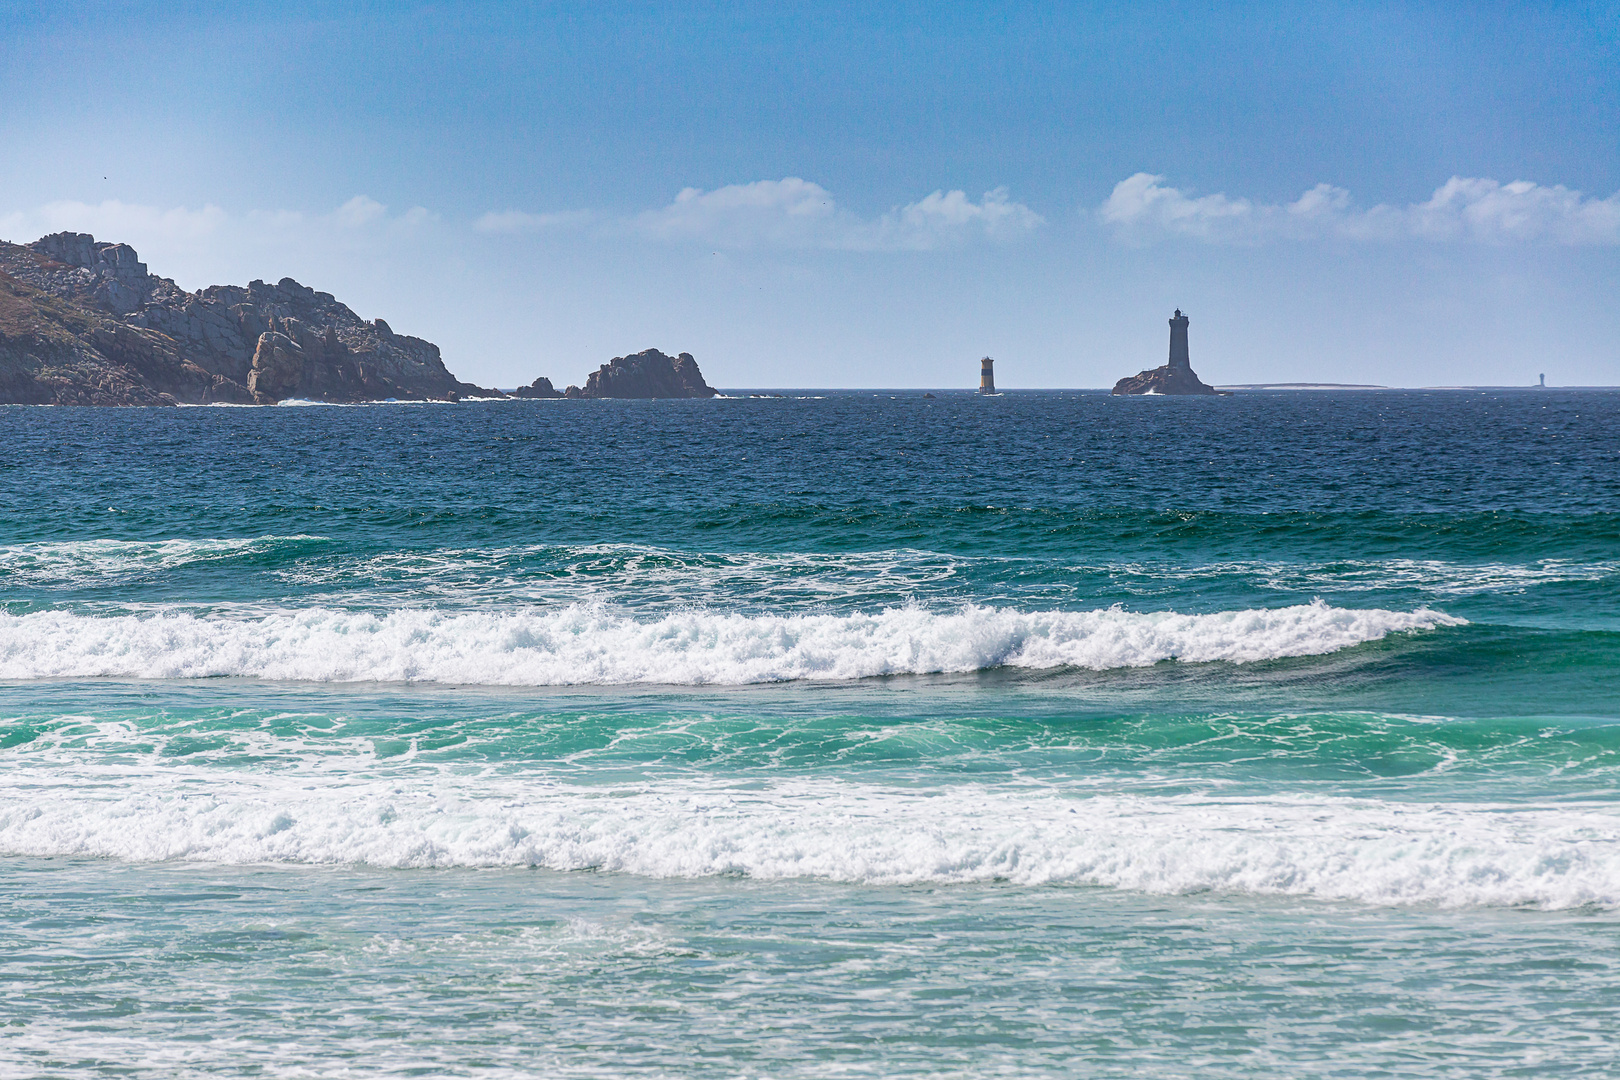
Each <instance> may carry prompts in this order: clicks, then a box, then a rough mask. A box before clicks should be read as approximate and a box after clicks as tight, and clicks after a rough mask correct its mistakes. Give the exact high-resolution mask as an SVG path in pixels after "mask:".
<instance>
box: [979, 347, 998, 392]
mask: <svg viewBox="0 0 1620 1080" xmlns="http://www.w3.org/2000/svg"><path fill="white" fill-rule="evenodd" d="M995 392H996V362H995V361H994V360H992V359H990V358H989V357H988V356H987V357H985V358H984V359H983V360H980V361H979V393H981V394H994V393H995Z"/></svg>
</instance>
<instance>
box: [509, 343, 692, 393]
mask: <svg viewBox="0 0 1620 1080" xmlns="http://www.w3.org/2000/svg"><path fill="white" fill-rule="evenodd" d="M541 382H545V383H546V387H547V388H548V389H549V388H550V386H551V384H550V383H549V382H546V380H543V379H537V380H536V385H537V386H538V384H539V383H541ZM719 392H720V391H718V390H716V389H715V388H714V387H712V386H710V385H709V384H708V383H706V382H704V381H703V372H701V371H699V370H698V365H697V361H696V360H694V359H692V354H691V353H681V354H680V355H679V356H668V355H666V354H664V353H661V352H659V351H658V350H657V349H646V350H644V351H642V352H638V353H632V354H631V355H629V356H615V357H614V358H613V359H612V360H610V361H608V362H607V363H605V364H603V365H602V366H601V367H599V368H597V369H596V370H595V371H593V372H591V374H590V377H589V378H587V379H586V380H585V388H584V389H583V390H581V389H580V388H579V387H577V386H570V387H569V388H568V389H567V390H566V391H564V396H565V397H571V398H711V397H714V396H715V395H716V394H718V393H719ZM527 396H535V397H538V396H541V395H539V394H532V395H527Z"/></svg>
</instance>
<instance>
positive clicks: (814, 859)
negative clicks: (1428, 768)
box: [0, 768, 1620, 909]
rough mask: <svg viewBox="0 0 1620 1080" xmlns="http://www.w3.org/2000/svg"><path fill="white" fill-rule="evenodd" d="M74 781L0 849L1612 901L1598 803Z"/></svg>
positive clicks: (785, 785) (749, 786)
mask: <svg viewBox="0 0 1620 1080" xmlns="http://www.w3.org/2000/svg"><path fill="white" fill-rule="evenodd" d="M193 772H194V773H195V775H192V773H193ZM35 773H37V775H35ZM175 774H184V775H178V776H177V775H175ZM92 775H93V779H94V782H93V783H90V784H88V785H79V786H76V787H75V786H72V777H71V776H67V775H64V774H63V773H62V772H61V771H59V770H51V771H46V770H14V771H13V774H12V775H11V776H10V778H9V779H8V783H7V786H6V790H3V791H0V852H3V853H4V854H7V855H25V856H48V857H62V856H81V857H82V856H92V857H102V858H114V859H120V860H128V861H136V862H151V861H168V860H187V861H197V862H212V863H263V862H286V863H306V864H361V865H369V866H377V867H390V868H402V869H404V868H437V867H485V866H527V867H541V868H547V869H551V870H559V871H578V870H597V871H609V872H617V873H627V874H635V875H642V876H649V877H663V878H701V877H711V876H720V875H740V876H747V877H750V878H756V879H764V880H780V879H793V878H814V879H823V880H831V881H840V882H850V883H857V884H880V885H905V884H919V883H937V884H947V885H948V884H967V883H974V882H994V881H1002V882H1010V883H1012V884H1015V885H1020V886H1051V885H1086V886H1104V887H1111V888H1119V889H1129V890H1134V891H1142V892H1149V893H1171V894H1176V893H1193V892H1203V891H1218V892H1228V893H1247V894H1251V895H1289V896H1305V897H1312V898H1317V899H1325V900H1351V901H1359V902H1363V903H1369V904H1379V905H1403V904H1435V905H1444V906H1470V905H1481V906H1531V907H1540V908H1547V909H1559V908H1571V907H1581V906H1595V907H1601V908H1615V907H1617V906H1620V813H1617V811H1616V808H1615V807H1614V806H1613V805H1610V804H1595V803H1588V804H1529V803H1522V802H1515V803H1513V804H1511V805H1509V804H1477V803H1476V804H1459V803H1451V804H1448V803H1432V802H1426V803H1400V802H1388V801H1382V800H1377V799H1356V798H1347V797H1319V796H1307V795H1293V796H1267V797H1252V798H1212V797H1209V796H1207V795H1179V796H1167V797H1145V796H1139V795H1129V794H1126V795H1095V796H1090V797H1083V798H1077V797H1073V796H1071V795H1065V794H1063V793H1062V792H1059V791H1055V790H1051V789H1041V788H1036V787H1033V786H1025V787H1008V786H1002V787H995V786H987V785H981V784H962V785H957V786H952V787H945V788H933V789H919V788H910V787H908V788H898V787H886V786H879V785H873V784H857V783H850V782H843V781H836V780H801V781H790V782H777V783H772V784H763V785H762V784H760V783H758V782H746V783H745V782H737V783H733V784H731V785H724V784H719V783H715V782H704V781H685V782H682V781H672V782H663V783H658V784H644V785H638V786H637V787H635V788H633V789H631V790H623V789H618V788H606V787H602V788H593V787H586V786H571V785H564V784H558V783H555V782H541V781H537V780H535V779H533V778H531V779H528V780H524V779H523V778H520V777H513V776H500V775H485V776H481V777H480V778H479V780H478V782H477V783H476V784H469V783H468V782H467V780H466V778H464V777H455V776H451V775H448V774H436V775H435V776H434V778H433V779H431V780H428V781H427V782H424V781H423V778H422V774H421V772H420V771H418V772H416V773H414V774H408V773H405V772H399V771H396V773H395V774H394V775H383V776H377V775H373V776H372V777H370V778H368V779H364V780H357V779H350V780H348V781H344V782H338V781H333V780H332V779H331V778H329V777H327V778H321V777H318V776H316V775H314V774H311V773H308V772H304V771H299V772H298V773H297V774H295V775H283V776H265V775H255V774H251V773H245V772H233V773H231V774H230V777H229V782H228V783H221V782H219V781H220V779H221V778H220V776H219V774H218V773H214V772H210V771H206V770H186V769H184V768H176V769H170V770H162V771H153V772H151V773H148V774H145V775H143V776H130V775H127V774H126V775H122V776H119V777H118V780H119V782H118V783H117V784H116V785H114V784H109V783H108V781H109V779H110V775H109V773H108V772H107V770H105V769H102V770H98V771H96V772H95V773H93V774H92ZM177 781H194V782H184V783H177ZM182 789H183V790H182ZM98 792H100V793H105V794H100V795H98V794H96V793H98ZM24 796H26V797H24Z"/></svg>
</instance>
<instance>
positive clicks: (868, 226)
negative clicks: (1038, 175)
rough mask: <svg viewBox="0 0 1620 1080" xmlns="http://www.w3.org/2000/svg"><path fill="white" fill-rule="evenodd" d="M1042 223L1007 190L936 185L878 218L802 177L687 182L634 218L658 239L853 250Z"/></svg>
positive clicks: (1022, 230) (1011, 232)
mask: <svg viewBox="0 0 1620 1080" xmlns="http://www.w3.org/2000/svg"><path fill="white" fill-rule="evenodd" d="M1042 223H1043V219H1042V218H1041V216H1040V215H1039V214H1037V213H1035V212H1034V211H1033V210H1031V209H1030V208H1029V207H1027V206H1024V205H1023V204H1021V203H1015V202H1011V201H1009V199H1008V196H1007V189H1006V188H997V189H996V190H994V191H989V192H986V193H985V194H984V196H983V198H981V199H980V200H979V201H978V202H974V201H973V200H972V199H969V198H968V197H967V195H966V193H964V192H962V191H950V192H946V191H936V192H934V193H933V194H932V195H928V196H925V197H924V198H922V199H919V200H918V201H916V202H914V203H908V204H907V205H905V206H902V207H898V208H897V209H895V210H892V211H890V212H889V213H887V214H884V215H882V216H881V217H877V218H870V219H869V218H862V217H860V216H859V215H857V214H854V213H851V212H850V211H848V210H844V209H842V208H840V207H839V206H838V205H837V203H836V202H835V201H834V199H833V197H832V194H831V193H830V192H829V191H827V189H826V188H824V187H822V186H821V185H820V184H815V183H811V182H810V181H808V180H801V179H800V178H798V177H796V176H790V177H786V178H785V179H782V180H756V181H755V182H753V183H751V184H732V185H730V186H727V187H722V188H716V189H714V190H713V191H702V190H700V189H698V188H686V189H685V190H683V191H682V192H681V193H680V194H678V195H676V196H675V201H674V202H672V203H670V204H669V205H668V206H665V207H662V208H660V209H658V210H649V211H647V212H646V213H643V214H639V215H637V216H636V217H634V218H632V219H631V220H630V221H629V222H628V223H627V226H628V228H629V229H631V230H632V231H634V232H638V233H640V234H642V235H644V236H649V237H652V238H654V239H658V240H668V241H681V240H688V241H701V242H703V243H706V244H714V245H717V246H720V247H797V248H833V249H840V250H846V251H894V250H913V251H926V250H932V249H935V248H942V247H950V246H955V245H958V244H962V243H965V242H968V241H970V240H974V239H995V240H1008V239H1014V238H1017V237H1019V236H1023V235H1026V234H1028V233H1029V232H1031V231H1032V230H1034V229H1035V228H1037V227H1038V226H1040V225H1041V224H1042Z"/></svg>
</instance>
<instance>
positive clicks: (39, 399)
mask: <svg viewBox="0 0 1620 1080" xmlns="http://www.w3.org/2000/svg"><path fill="white" fill-rule="evenodd" d="M485 396H487V397H501V396H504V395H502V394H501V393H500V392H499V391H496V390H488V389H485V388H483V387H478V386H474V385H472V384H470V383H464V382H462V381H460V380H459V379H457V378H456V377H455V376H454V375H452V374H451V373H450V371H449V370H448V369H447V368H446V367H445V366H444V361H443V359H441V358H440V356H439V347H438V346H437V345H435V344H433V343H432V342H431V341H424V340H422V339H421V338H417V337H410V336H408V335H404V334H396V333H394V332H393V330H392V329H390V328H389V326H388V324H387V323H386V322H384V321H383V320H381V319H372V320H366V319H362V318H360V317H359V316H358V315H356V314H355V313H354V312H353V311H351V310H349V308H348V307H346V306H345V305H343V304H341V303H339V302H338V301H337V300H336V299H335V298H334V297H333V296H332V294H331V293H324V292H316V291H315V290H314V289H311V288H308V287H306V286H304V285H300V284H299V283H298V282H296V281H294V280H293V279H292V278H282V279H281V280H280V281H278V282H277V283H276V284H274V285H268V284H266V283H265V282H263V281H254V282H251V283H250V284H248V285H247V286H245V287H244V286H238V285H212V286H209V287H208V288H206V289H202V290H199V291H198V292H187V291H185V290H184V289H182V288H180V287H179V286H177V285H176V284H175V283H174V282H173V281H171V280H169V279H168V278H164V277H158V276H156V275H155V274H151V273H149V272H148V271H147V268H146V264H145V263H143V262H141V261H140V257H139V256H138V255H137V254H136V252H135V249H134V248H132V247H130V246H129V245H127V244H113V243H99V242H97V241H96V239H95V238H94V237H92V236H90V235H88V234H85V233H66V232H64V233H53V234H52V235H50V236H46V237H43V238H41V239H39V240H36V241H35V242H34V243H32V244H10V243H6V242H4V241H0V403H5V404H27V405H53V404H54V405H180V404H208V403H215V402H229V403H239V404H270V403H274V402H277V401H284V400H286V399H288V398H301V399H309V400H314V401H332V402H358V401H383V400H388V399H396V400H402V401H455V400H459V399H460V398H463V397H485Z"/></svg>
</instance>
